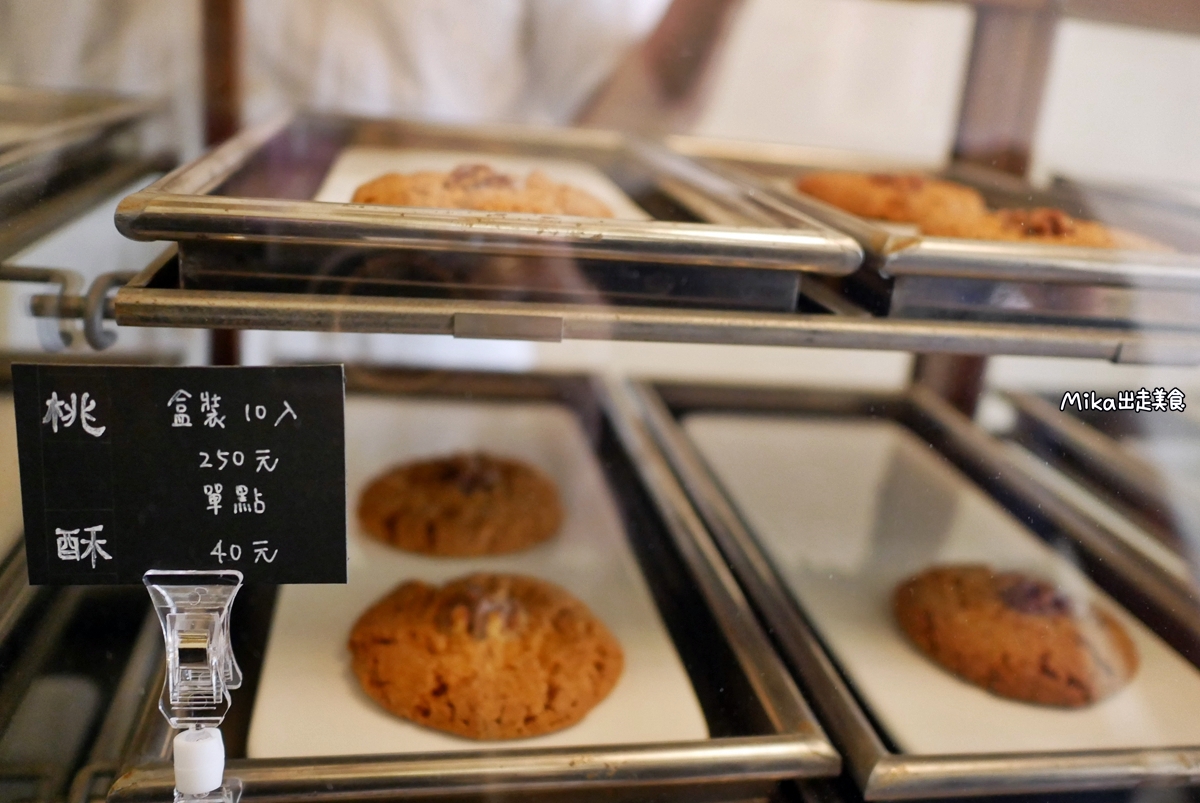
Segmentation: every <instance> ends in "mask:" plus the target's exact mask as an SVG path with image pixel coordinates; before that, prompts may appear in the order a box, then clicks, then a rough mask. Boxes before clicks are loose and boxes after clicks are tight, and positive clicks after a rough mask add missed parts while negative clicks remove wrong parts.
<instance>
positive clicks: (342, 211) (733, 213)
mask: <svg viewBox="0 0 1200 803" xmlns="http://www.w3.org/2000/svg"><path fill="white" fill-rule="evenodd" d="M431 152H440V153H442V154H445V153H452V154H461V155H462V156H463V158H464V160H466V161H467V162H468V163H483V164H492V163H493V162H494V164H495V166H496V167H497V168H499V167H501V166H507V167H509V168H511V169H516V170H517V171H518V172H520V173H523V174H525V173H527V172H528V171H529V170H530V169H532V168H534V167H538V168H539V169H543V170H544V172H546V173H547V174H548V175H550V176H551V177H552V178H555V177H558V178H563V179H568V180H570V181H572V182H573V181H579V182H580V183H581V186H582V188H583V189H586V190H588V191H589V192H595V193H597V194H599V195H602V196H603V197H604V199H605V200H606V202H610V206H612V207H613V208H614V210H615V211H617V212H618V217H615V218H584V217H565V216H552V215H530V214H515V213H507V212H478V211H469V210H457V209H426V208H417V207H391V206H376V205H363V204H351V203H347V201H349V197H350V195H352V188H351V187H350V183H361V180H368V179H370V178H374V177H375V176H378V175H379V174H380V173H378V172H372V170H375V169H378V170H382V171H383V172H390V171H391V170H394V169H398V168H403V167H405V166H413V167H430V166H434V165H436V166H437V167H441V168H444V167H447V166H449V167H453V166H456V165H457V164H460V163H461V162H454V163H453V164H451V163H450V162H445V161H439V159H438V158H433V159H432V161H431V158H430V157H431V156H433V154H431ZM585 165H586V168H585V167H584V166H585ZM667 185H670V186H671V187H682V188H683V189H684V191H691V192H692V193H693V194H695V195H699V196H703V197H705V198H707V199H708V201H709V202H710V204H711V206H712V208H713V209H714V210H717V211H716V212H714V214H713V216H711V217H709V218H704V219H701V220H699V222H697V218H696V217H695V216H694V215H692V214H690V213H688V212H687V211H686V210H685V209H684V207H682V206H681V205H680V204H679V203H678V202H676V201H674V200H672V198H671V197H670V196H669V195H668V194H667V193H666V192H665V191H664V189H663V187H664V186H667ZM335 190H336V191H335ZM348 191H349V192H348ZM313 199H317V200H315V201H314V200H313ZM326 200H327V201H329V203H322V202H320V201H326ZM117 225H118V228H120V230H121V231H122V232H123V233H124V234H126V235H127V236H129V237H133V238H135V239H151V240H164V239H165V240H175V241H178V242H179V243H180V246H181V247H180V254H181V277H182V279H183V281H184V283H185V285H187V286H197V287H199V286H203V287H205V288H207V289H230V290H236V289H264V288H266V287H268V286H270V287H276V288H281V287H282V288H285V289H287V290H288V291H289V292H321V293H355V294H369V293H391V294H396V293H401V292H403V293H404V294H414V293H426V294H437V293H438V292H441V293H451V292H452V293H468V292H471V293H474V294H475V295H476V296H478V297H496V296H500V297H507V296H501V295H500V294H501V293H502V291H505V290H507V291H508V292H509V293H510V294H511V293H514V292H524V293H525V294H527V295H535V296H536V297H537V298H542V299H545V298H560V299H568V298H574V297H580V296H584V297H586V296H588V295H589V294H590V296H591V297H592V298H593V299H594V298H595V297H596V296H597V295H601V296H603V295H606V294H611V295H613V296H614V303H621V302H624V301H633V300H636V299H638V298H655V299H661V298H668V299H669V298H673V297H677V298H678V299H679V300H680V303H683V302H685V301H686V302H690V303H694V304H699V303H701V302H704V301H707V302H709V303H712V304H717V303H719V302H720V301H721V300H722V299H723V298H725V299H727V303H728V304H730V305H732V306H735V307H736V306H743V307H745V306H750V307H754V308H770V309H779V308H782V309H794V308H795V304H796V298H795V293H796V291H797V288H798V283H799V276H800V275H801V274H802V273H806V272H817V273H829V274H837V275H844V274H847V273H850V272H851V271H853V270H855V269H856V268H857V267H858V265H859V264H860V263H861V261H862V250H861V248H859V246H858V245H857V243H855V242H854V241H853V240H852V239H851V238H849V237H847V236H846V235H844V234H842V233H840V232H837V231H835V230H833V229H832V228H830V227H828V226H825V225H824V224H821V223H818V222H817V221H815V220H813V219H812V218H809V217H808V216H806V215H804V214H803V213H798V212H796V211H795V210H784V211H782V212H781V211H778V210H774V211H773V210H771V209H767V208H764V207H763V206H761V205H759V204H757V203H756V202H754V201H753V200H752V199H751V198H750V197H749V196H748V195H747V194H746V193H745V192H744V191H743V190H742V189H741V188H740V187H739V186H738V185H737V184H735V183H734V182H730V181H727V180H725V179H722V178H720V177H717V176H715V175H713V174H711V173H709V172H708V171H705V170H703V169H700V168H697V167H696V166H695V165H692V164H690V163H686V162H684V163H681V162H680V161H679V160H678V159H677V158H676V157H674V156H672V155H670V154H669V153H666V152H665V151H662V150H661V149H658V148H656V147H655V146H653V145H650V144H646V143H640V142H635V141H633V140H630V139H627V138H625V137H623V136H622V135H620V134H617V133H614V132H603V131H588V130H581V129H528V128H513V127H490V128H464V127H454V126H436V125H431V124H418V123H409V122H400V121H383V120H361V119H352V118H340V117H328V116H316V115H302V116H299V117H297V118H295V119H293V120H291V121H290V122H289V121H278V122H276V123H272V124H268V125H266V126H264V127H262V128H259V129H253V130H250V131H247V132H245V133H243V134H241V135H239V136H237V137H235V138H234V139H232V140H230V141H229V142H228V143H226V144H224V145H222V146H221V147H219V148H217V149H216V150H214V151H213V152H212V153H210V154H208V155H207V156H204V157H202V158H201V159H199V160H198V161H196V162H194V163H192V164H191V165H188V166H185V167H184V168H182V169H180V170H178V171H176V172H175V173H173V174H171V175H169V176H167V177H166V178H164V179H163V180H161V181H159V182H156V183H155V184H153V185H151V186H150V187H148V188H146V189H145V190H143V191H141V192H139V193H136V194H135V195H132V196H130V197H129V198H127V199H126V200H125V202H124V203H122V205H121V207H120V208H119V209H118V212H117ZM735 279H740V283H739V282H738V281H735ZM748 284H749V285H759V288H758V290H757V293H751V292H748V291H747V290H746V289H745V287H744V286H745V285H748ZM489 294H490V295H489ZM522 300H524V297H522ZM528 300H534V299H528Z"/></svg>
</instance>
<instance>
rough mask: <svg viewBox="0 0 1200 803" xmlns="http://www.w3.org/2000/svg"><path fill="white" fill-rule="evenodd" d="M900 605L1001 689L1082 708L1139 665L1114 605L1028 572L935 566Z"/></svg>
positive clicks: (899, 613) (961, 663) (968, 674)
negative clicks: (1076, 595) (1072, 594)
mask: <svg viewBox="0 0 1200 803" xmlns="http://www.w3.org/2000/svg"><path fill="white" fill-rule="evenodd" d="M892 608H893V612H894V614H895V616H896V620H897V622H898V623H899V625H900V628H901V629H902V630H903V631H904V633H905V634H906V635H907V636H908V637H909V639H910V640H911V641H912V642H913V644H915V645H916V646H917V647H918V648H919V649H920V650H921V652H923V653H925V654H926V655H927V656H929V657H930V658H932V659H933V660H934V661H936V662H937V663H939V664H941V665H942V666H943V667H945V668H946V669H948V670H950V671H951V672H953V673H954V674H956V675H958V676H959V677H961V678H963V679H965V680H967V681H970V682H971V683H974V684H975V685H977V686H982V687H983V688H985V689H987V690H988V691H990V692H992V693H994V694H997V695H999V696H1001V697H1009V698H1012V699H1016V700H1023V701H1026V702H1031V703H1040V704H1042V705H1051V706H1061V707H1068V708H1078V707H1082V706H1086V705H1091V704H1092V703H1095V702H1097V701H1099V700H1102V699H1104V698H1106V697H1109V696H1110V695H1112V694H1114V693H1116V692H1117V691H1118V690H1120V689H1121V688H1122V687H1123V686H1124V685H1125V684H1126V683H1127V682H1128V681H1129V679H1130V678H1132V677H1133V675H1134V673H1136V672H1137V666H1138V654H1137V649H1136V647H1134V644H1133V641H1132V640H1131V639H1130V638H1129V635H1128V634H1127V633H1126V632H1125V630H1124V628H1122V627H1121V625H1120V623H1119V622H1117V620H1116V619H1115V618H1114V617H1113V616H1112V615H1111V614H1109V613H1108V612H1106V611H1103V610H1100V609H1099V608H1097V607H1096V606H1094V605H1090V604H1087V603H1084V602H1080V601H1078V600H1075V599H1071V598H1069V597H1067V596H1065V595H1064V594H1063V593H1061V592H1060V591H1059V590H1058V589H1056V588H1055V587H1054V586H1053V585H1051V584H1050V583H1047V582H1045V581H1044V580H1041V579H1038V578H1036V577H1031V576H1029V575H1026V574H1022V573H1020V572H998V571H995V570H994V569H992V568H991V567H988V566H984V565H955V566H935V567H933V568H930V569H926V570H925V571H923V572H921V573H919V574H917V575H915V576H913V577H910V578H909V579H907V580H905V581H904V582H902V583H901V584H900V585H899V586H897V588H896V590H895V592H894V594H893V596H892Z"/></svg>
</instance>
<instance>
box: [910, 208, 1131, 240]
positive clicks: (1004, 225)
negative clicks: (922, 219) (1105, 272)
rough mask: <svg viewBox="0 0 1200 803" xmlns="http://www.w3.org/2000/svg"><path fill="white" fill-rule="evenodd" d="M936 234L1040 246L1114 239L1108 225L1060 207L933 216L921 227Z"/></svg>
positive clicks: (930, 233)
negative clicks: (968, 216) (971, 215)
mask: <svg viewBox="0 0 1200 803" xmlns="http://www.w3.org/2000/svg"><path fill="white" fill-rule="evenodd" d="M921 229H922V231H924V232H925V233H926V234H929V235H932V236H938V237H967V238H971V239H976V240H1006V241H1010V242H1027V243H1039V244H1043V245H1074V246H1082V247H1086V248H1115V247H1117V242H1116V240H1115V239H1114V238H1113V236H1112V234H1111V232H1110V231H1109V229H1108V228H1107V227H1105V226H1104V225H1103V224H1101V223H1097V222H1095V221H1093V220H1080V219H1079V218H1074V217H1071V216H1070V215H1068V214H1067V213H1066V212H1064V211H1062V210H1061V209H1054V208H1051V207H1039V208H1036V209H1001V210H1000V211H999V212H991V213H988V214H986V215H982V216H979V217H977V218H973V219H954V218H950V217H934V218H931V219H930V220H928V221H926V223H925V225H923V226H922V227H921Z"/></svg>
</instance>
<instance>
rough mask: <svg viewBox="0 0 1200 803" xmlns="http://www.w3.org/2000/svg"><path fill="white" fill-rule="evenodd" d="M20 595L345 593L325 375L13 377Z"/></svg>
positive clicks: (340, 415) (215, 371) (340, 491)
mask: <svg viewBox="0 0 1200 803" xmlns="http://www.w3.org/2000/svg"><path fill="white" fill-rule="evenodd" d="M12 374H13V396H14V402H15V407H16V416H17V448H18V452H19V458H20V466H21V499H22V502H23V504H24V513H25V552H26V555H27V557H28V562H29V582H30V583H32V584H35V585H38V584H65V583H71V584H75V583H79V584H99V583H140V582H141V579H142V574H143V573H144V572H145V571H146V570H147V569H175V570H187V569H220V568H225V569H237V570H239V571H241V572H242V573H243V574H244V575H245V577H246V580H247V581H258V582H264V583H344V582H346V457H345V455H346V448H345V434H344V411H345V383H344V378H343V373H342V368H341V366H314V367H308V366H305V367H270V368H157V367H154V368H149V367H145V368H143V367H136V368H135V367H105V366H95V367H93V366H63V365H14V366H13V369H12Z"/></svg>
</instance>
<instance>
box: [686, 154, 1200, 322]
mask: <svg viewBox="0 0 1200 803" xmlns="http://www.w3.org/2000/svg"><path fill="white" fill-rule="evenodd" d="M668 144H669V145H670V146H671V147H672V148H673V149H674V150H676V151H678V152H680V153H682V154H686V155H688V156H691V157H693V158H697V159H699V160H700V161H702V162H703V163H704V164H706V165H707V166H709V167H710V168H712V169H714V170H716V171H717V172H720V173H722V174H723V175H725V176H727V177H729V178H731V179H734V180H740V181H743V182H745V183H746V185H747V187H748V188H750V189H751V191H753V192H755V193H757V194H759V197H760V199H762V200H764V202H765V199H771V200H773V201H777V202H779V203H784V204H788V205H790V206H792V207H793V208H796V209H798V210H800V211H803V212H805V213H806V214H808V215H810V216H812V217H814V218H817V219H818V220H821V221H823V222H825V223H827V224H829V225H830V226H833V227H835V228H837V229H839V230H841V231H844V232H846V233H847V234H849V235H850V236H852V237H853V238H854V239H855V240H856V241H857V242H858V243H859V244H860V245H862V247H863V251H864V253H865V260H864V263H863V269H862V270H860V271H858V272H857V273H856V274H854V275H853V276H852V277H850V278H849V279H848V280H846V281H845V282H844V283H843V287H844V290H845V292H847V293H848V294H849V295H850V296H851V297H852V298H854V299H855V300H857V301H858V302H859V303H861V304H862V305H863V306H865V307H867V308H868V309H871V310H872V311H873V312H876V313H877V314H883V315H889V316H894V317H910V318H931V317H932V318H970V319H986V320H1003V321H1024V322H1068V323H1094V324H1102V325H1132V326H1138V327H1150V328H1159V327H1161V328H1184V329H1195V328H1197V327H1200V255H1198V254H1197V251H1198V250H1200V213H1196V214H1191V215H1190V216H1185V217H1184V218H1183V219H1182V220H1181V219H1180V218H1179V216H1178V215H1177V216H1176V218H1175V219H1174V220H1173V221H1167V220H1166V217H1167V215H1166V213H1165V212H1161V211H1160V212H1159V213H1157V214H1146V213H1145V212H1144V211H1142V212H1139V211H1138V210H1137V209H1136V208H1135V206H1134V204H1132V203H1131V202H1122V200H1121V199H1120V198H1117V197H1116V196H1107V197H1106V202H1105V203H1103V204H1097V205H1096V209H1095V210H1094V211H1095V212H1098V213H1103V218H1102V219H1104V220H1105V221H1106V222H1111V223H1113V224H1115V225H1118V226H1122V227H1123V228H1127V229H1130V230H1133V231H1137V232H1139V233H1144V234H1145V235H1147V236H1150V237H1153V238H1155V239H1159V240H1161V241H1162V242H1164V243H1166V244H1167V245H1170V246H1173V247H1176V248H1178V249H1179V250H1180V252H1179V253H1158V252H1149V251H1127V250H1116V249H1098V248H1078V247H1067V246H1048V245H1036V244H1030V243H1009V242H987V241H982V240H963V239H953V238H947V237H925V236H920V235H915V234H897V233H895V232H893V231H889V230H888V229H886V228H884V227H882V226H880V225H878V224H876V223H874V222H872V221H869V220H866V219H863V218H860V217H858V216H856V215H852V214H850V213H848V212H845V211H842V210H841V209H837V208H836V207H833V206H830V205H829V204H826V203H824V202H822V201H819V200H817V199H816V198H813V197H811V196H808V195H805V194H803V193H801V192H799V191H796V190H794V189H792V188H791V187H790V179H792V178H794V177H795V176H797V175H799V174H801V173H803V172H805V171H806V170H813V169H818V168H834V169H858V170H888V169H893V170H897V169H898V170H906V169H908V170H911V169H912V167H911V166H907V165H897V164H891V165H888V164H886V163H883V164H881V163H879V162H877V161H867V160H861V159H860V160H859V161H858V162H857V163H855V160H854V157H853V156H852V155H847V154H841V153H837V152H832V153H823V152H819V151H811V150H808V149H792V148H787V147H782V146H763V147H759V148H755V147H754V145H753V144H752V143H735V142H720V141H714V140H703V139H693V138H689V137H672V138H671V139H670V140H669V141H668ZM926 169H927V168H926ZM931 172H934V173H937V172H941V174H943V175H944V176H945V177H947V178H950V179H952V180H955V181H959V182H961V183H964V184H968V185H971V186H974V187H975V188H976V189H978V190H980V192H982V193H983V195H984V197H985V198H986V199H987V200H988V203H989V205H991V206H993V207H1011V206H1057V207H1060V208H1063V209H1065V210H1067V211H1068V212H1070V213H1071V214H1074V215H1076V216H1079V217H1085V218H1086V217H1090V216H1091V211H1090V210H1089V208H1088V199H1089V198H1095V199H1096V200H1099V199H1100V196H1099V195H1089V194H1088V193H1086V192H1080V191H1078V188H1076V187H1073V186H1071V185H1063V184H1060V185H1058V186H1057V187H1055V188H1052V189H1051V190H1045V191H1042V190H1035V189H1034V188H1032V187H1030V186H1029V185H1027V184H1024V183H1023V182H1020V181H1019V180H1017V179H1014V178H1012V177H1010V176H1006V175H1004V174H999V173H996V172H994V171H989V170H985V169H982V168H975V167H972V166H967V165H955V166H951V167H950V168H948V169H946V170H943V171H936V170H935V171H931ZM781 180H787V181H786V182H785V181H781ZM1189 252H1190V253H1189Z"/></svg>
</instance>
